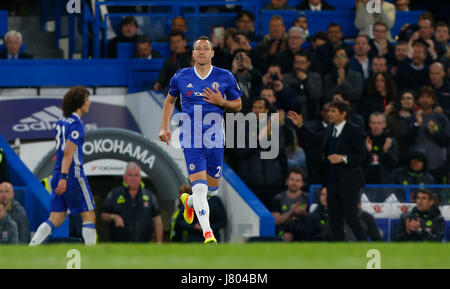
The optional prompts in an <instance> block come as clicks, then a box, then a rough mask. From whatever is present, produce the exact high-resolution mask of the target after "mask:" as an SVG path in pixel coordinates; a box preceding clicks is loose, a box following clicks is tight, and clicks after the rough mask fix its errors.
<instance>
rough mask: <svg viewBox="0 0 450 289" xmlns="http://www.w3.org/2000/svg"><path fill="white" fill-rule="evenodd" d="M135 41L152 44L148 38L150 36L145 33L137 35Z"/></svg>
mask: <svg viewBox="0 0 450 289" xmlns="http://www.w3.org/2000/svg"><path fill="white" fill-rule="evenodd" d="M136 42H137V43H148V44H152V41H151V40H150V37H148V36H147V35H138V37H137V39H136Z"/></svg>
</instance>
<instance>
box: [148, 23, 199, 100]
mask: <svg viewBox="0 0 450 289" xmlns="http://www.w3.org/2000/svg"><path fill="white" fill-rule="evenodd" d="M170 51H171V52H172V56H171V57H170V58H167V59H166V61H164V63H163V66H162V68H161V71H160V72H159V76H158V81H157V82H156V83H155V85H154V86H153V89H154V90H163V92H165V90H167V89H166V87H168V85H169V82H170V79H171V78H172V76H173V75H174V74H175V73H176V72H177V71H178V69H180V68H183V67H189V66H191V57H192V49H191V48H190V47H188V46H186V37H185V36H184V33H183V32H181V31H173V32H172V33H171V34H170Z"/></svg>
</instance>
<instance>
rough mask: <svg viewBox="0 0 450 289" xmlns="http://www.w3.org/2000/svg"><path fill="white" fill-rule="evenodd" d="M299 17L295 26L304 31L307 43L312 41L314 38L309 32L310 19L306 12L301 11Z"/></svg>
mask: <svg viewBox="0 0 450 289" xmlns="http://www.w3.org/2000/svg"><path fill="white" fill-rule="evenodd" d="M297 15H298V16H297V18H295V20H294V25H293V26H297V27H300V28H301V29H303V38H305V40H306V41H311V40H312V37H311V35H310V33H309V30H308V18H307V17H306V14H305V12H303V11H300V12H299V13H298V14H297Z"/></svg>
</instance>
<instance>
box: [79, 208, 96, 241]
mask: <svg viewBox="0 0 450 289" xmlns="http://www.w3.org/2000/svg"><path fill="white" fill-rule="evenodd" d="M80 215H81V220H82V222H83V225H82V228H81V235H82V236H83V239H84V244H85V245H86V246H92V245H95V244H96V243H97V232H96V230H95V212H94V211H87V212H82V213H80Z"/></svg>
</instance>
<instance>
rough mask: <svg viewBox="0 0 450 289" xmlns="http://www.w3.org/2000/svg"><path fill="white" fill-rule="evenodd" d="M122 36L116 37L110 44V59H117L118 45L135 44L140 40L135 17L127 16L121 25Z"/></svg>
mask: <svg viewBox="0 0 450 289" xmlns="http://www.w3.org/2000/svg"><path fill="white" fill-rule="evenodd" d="M120 32H121V35H119V36H116V37H114V38H113V39H111V40H110V41H109V42H108V58H116V57H117V43H123V42H133V43H136V41H137V38H138V34H137V32H138V24H137V21H136V19H135V18H134V17H133V16H127V17H125V18H123V19H122V22H121V23H120Z"/></svg>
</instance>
